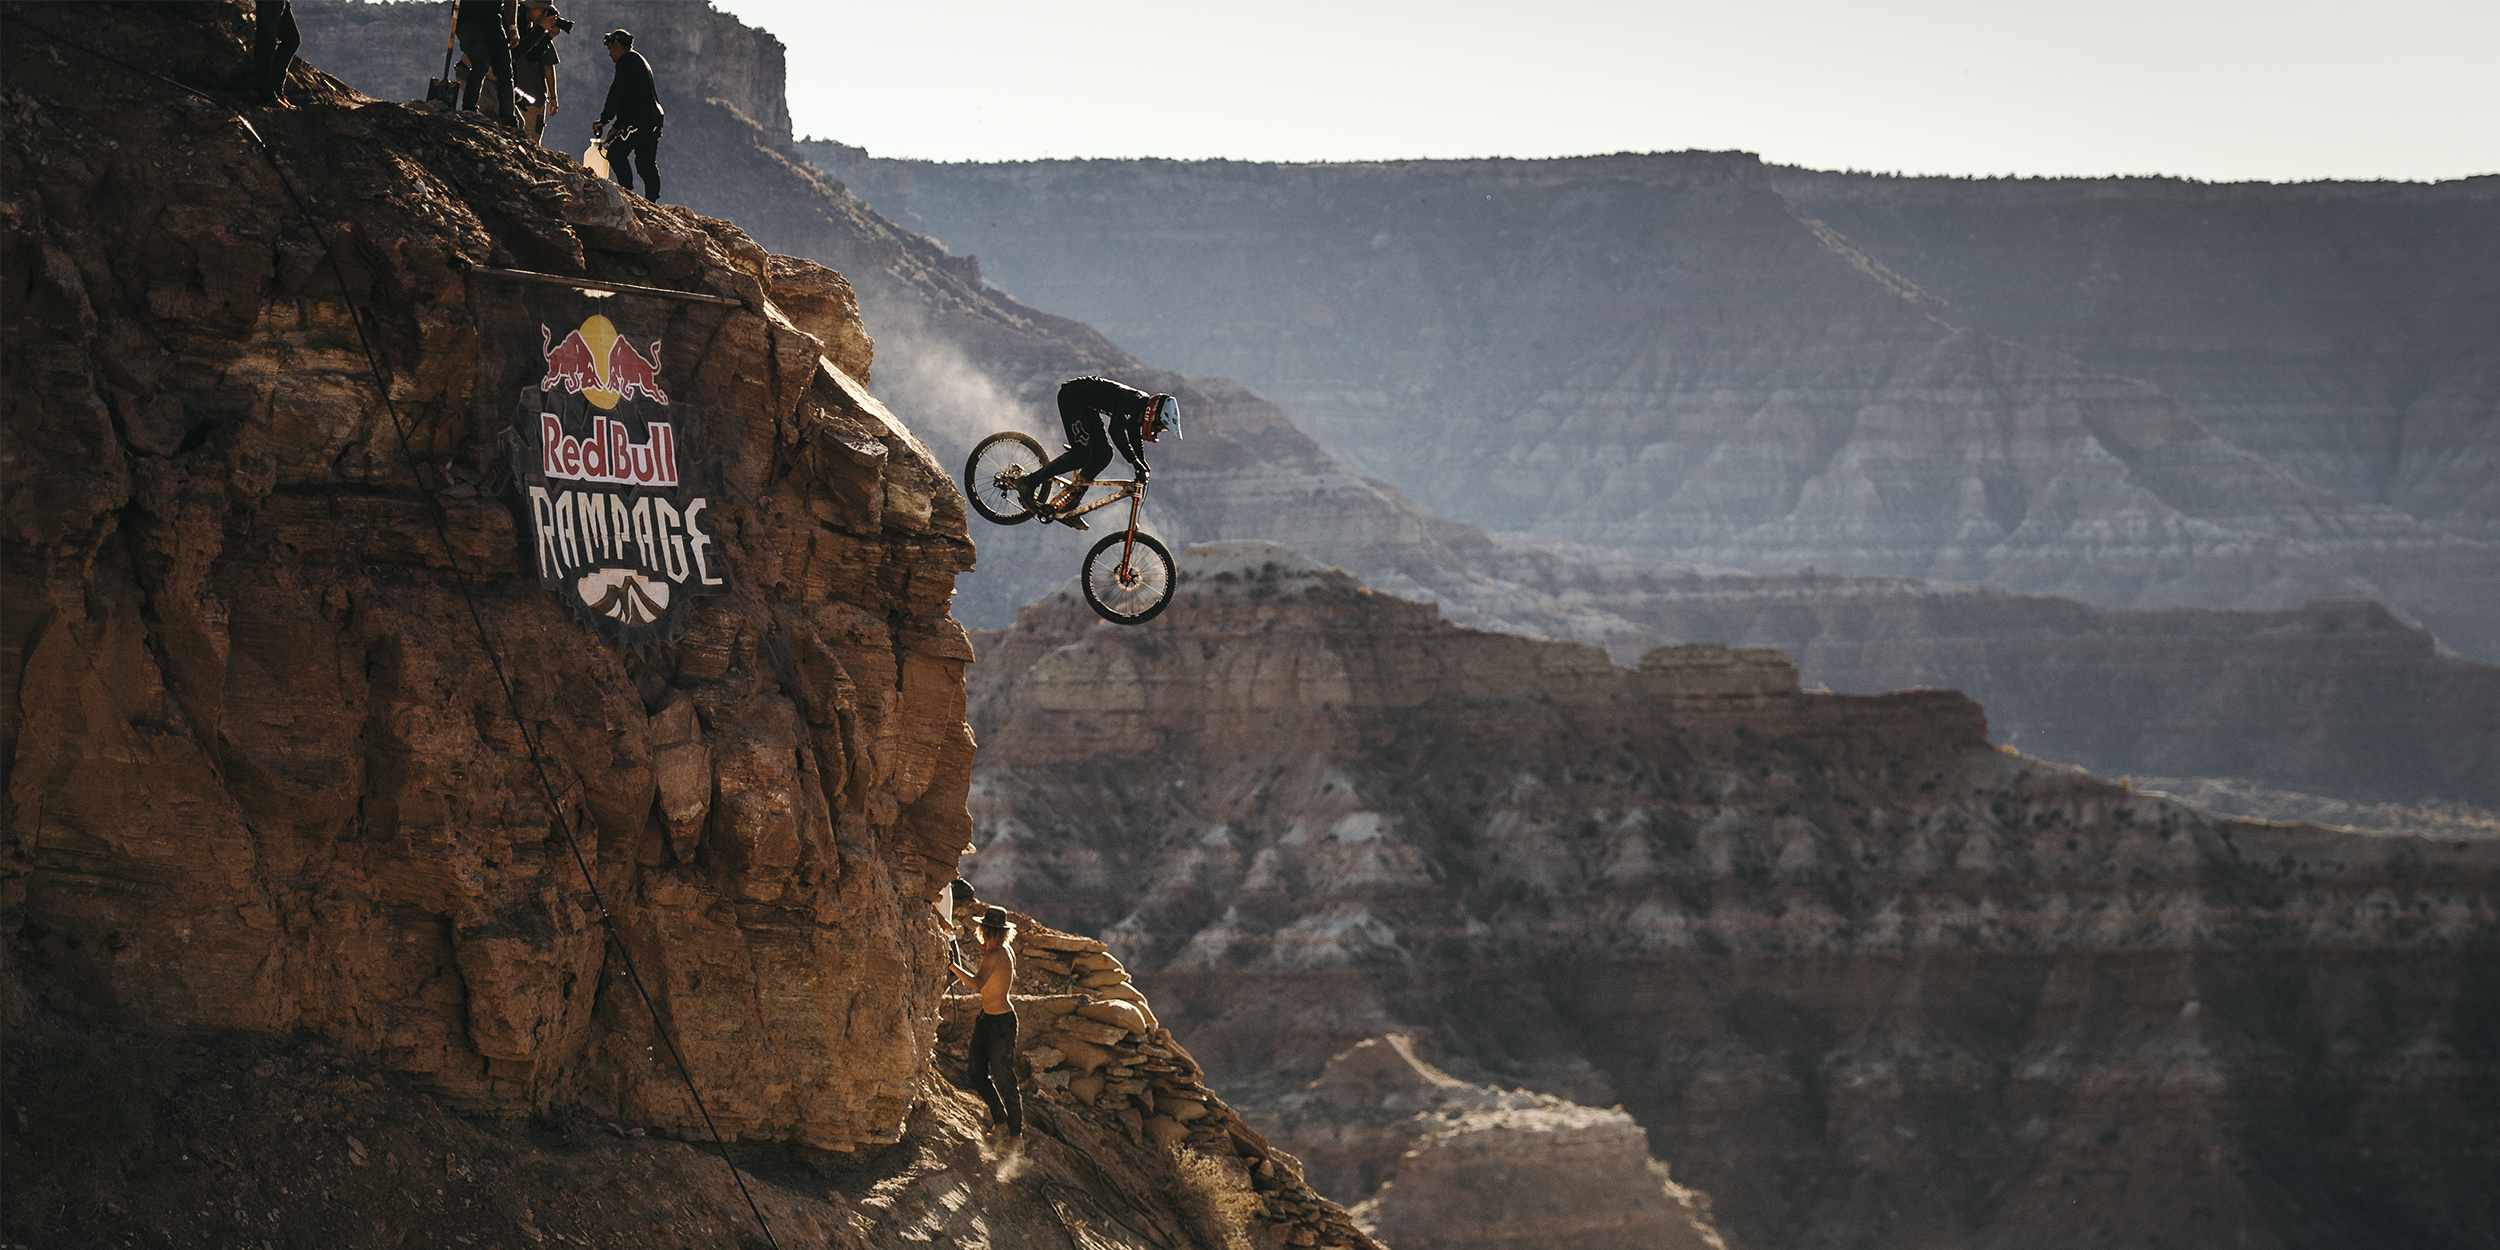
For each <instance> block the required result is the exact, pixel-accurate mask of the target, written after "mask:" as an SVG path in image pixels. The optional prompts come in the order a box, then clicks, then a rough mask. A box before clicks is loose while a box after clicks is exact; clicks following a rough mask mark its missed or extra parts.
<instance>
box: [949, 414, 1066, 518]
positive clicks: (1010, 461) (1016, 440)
mask: <svg viewBox="0 0 2500 1250" xmlns="http://www.w3.org/2000/svg"><path fill="white" fill-rule="evenodd" d="M1049 462H1050V457H1048V456H1045V455H1043V454H1042V445H1041V444H1040V443H1039V442H1037V441H1035V440H1034V438H1033V436H1032V435H1030V434H1019V433H1017V432H1016V431H1014V430H1008V431H1005V432H1004V433H999V434H992V435H990V436H989V437H988V438H985V439H982V440H981V442H980V444H979V445H978V446H976V447H974V448H973V449H972V455H971V457H970V458H968V459H966V460H965V461H964V498H966V499H969V500H971V501H972V510H973V511H975V512H978V513H980V514H981V515H982V516H984V517H987V518H988V519H989V520H990V521H992V522H993V523H995V524H999V525H1020V524H1022V523H1024V522H1026V521H1030V520H1032V519H1033V510H1032V509H1031V508H1028V507H1026V506H1025V504H1024V496H1023V495H1022V493H1021V491H1020V488H1021V487H1022V486H1023V485H1024V483H1025V481H1026V480H1027V479H1029V478H1031V477H1032V476H1033V474H1034V473H1035V472H1037V471H1039V470H1040V469H1041V467H1042V466H1043V465H1045V464H1048V463H1049Z"/></svg>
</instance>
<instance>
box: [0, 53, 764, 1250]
mask: <svg viewBox="0 0 2500 1250" xmlns="http://www.w3.org/2000/svg"><path fill="white" fill-rule="evenodd" d="M0 19H4V20H6V21H9V22H12V23H15V24H16V25H19V26H23V27H25V28H26V29H27V30H30V31H33V32H34V33H36V34H38V35H41V36H43V37H45V38H47V39H50V40H52V41H53V42H55V43H58V44H60V45H62V46H64V47H67V48H71V49H73V50H76V51H79V52H84V53H86V54H87V55H89V56H92V57H94V58H96V59H97V60H100V61H104V62H106V63H108V64H112V65H117V66H120V67H121V68H123V69H126V70H129V71H131V72H132V73H135V74H141V75H144V76H146V77H148V78H153V79H155V80H156V81H158V82H161V83H164V84H165V85H167V86H170V87H173V88H175V89H176V90H179V91H184V92H188V93H189V94H191V95H193V96H197V97H198V98H200V99H201V100H203V101H206V102H207V103H209V104H212V105H216V106H217V107H219V108H224V109H226V110H227V111H228V112H232V113H234V118H235V120H236V121H237V122H238V123H240V124H241V125H242V127H243V133H244V134H245V135H246V136H248V137H249V138H250V139H251V141H252V146H254V147H256V148H258V149H260V152H261V155H262V156H264V157H266V158H267V159H268V161H269V167H270V169H271V170H273V171H274V172H276V174H277V175H278V182H279V185H281V186H283V187H285V188H286V193H287V196H288V198H290V199H292V200H294V201H295V207H296V208H297V209H298V210H300V211H301V212H302V213H303V214H304V224H305V225H306V226H308V227H309V228H310V229H311V230H312V234H313V239H314V241H315V242H318V243H319V244H320V245H321V252H322V256H323V258H324V259H326V260H327V261H328V262H329V265H330V274H331V276H332V277H334V278H336V279H337V280H338V284H339V298H340V299H342V300H345V301H346V302H347V308H348V315H349V320H350V321H352V322H354V323H355V326H356V341H357V344H358V345H359V346H360V347H362V348H363V350H364V355H365V368H366V370H367V371H368V372H370V373H371V374H372V375H373V383H374V388H375V389H376V390H377V391H378V392H380V394H381V396H382V407H383V410H384V411H385V412H387V413H389V414H390V418H391V428H392V430H393V432H394V433H396V434H397V435H398V438H399V450H400V455H401V457H402V463H403V464H405V465H406V467H407V469H408V476H409V479H410V480H411V481H413V482H415V483H416V487H417V493H418V494H419V495H420V496H422V497H423V498H424V499H425V503H426V511H427V512H428V513H429V514H430V515H431V516H432V517H433V519H434V534H435V537H436V538H437V539H439V540H440V541H441V542H442V545H443V555H444V558H445V559H446V560H447V561H448V562H449V564H450V567H451V575H452V581H453V584H454V585H455V586H457V587H458V588H459V591H460V598H461V600H462V601H463V602H464V603H465V604H467V606H468V610H469V622H470V624H471V625H472V626H474V627H475V628H476V630H477V637H478V644H479V645H480V646H481V647H483V648H484V649H485V651H486V659H487V662H488V664H489V665H490V666H491V667H492V668H493V670H494V674H495V682H496V684H497V685H499V686H501V687H502V688H503V693H504V706H505V708H506V710H507V711H509V712H510V713H511V715H512V720H513V723H514V724H515V725H516V726H517V727H518V728H519V729H520V732H521V741H522V743H523V745H525V746H527V747H528V748H529V758H530V769H531V771H532V772H533V773H535V774H536V775H537V778H538V788H539V793H540V794H541V795H542V796H543V797H544V798H545V800H546V803H547V809H548V811H549V812H550V813H551V814H552V815H553V816H554V817H555V821H554V823H555V827H556V829H557V830H558V831H560V832H561V833H562V834H563V835H564V844H565V847H566V848H567V849H568V850H570V851H571V852H572V855H573V865H574V867H575V868H577V869H579V870H580V872H581V874H582V883H583V884H584V885H585V886H587V887H588V888H589V890H590V900H591V903H592V904H593V905H594V906H596V907H597V908H598V910H599V923H600V925H601V927H602V928H604V929H605V930H606V931H607V937H608V941H609V942H610V943H611V944H613V945H614V946H615V948H616V951H617V954H618V955H619V956H620V957H621V959H622V960H623V962H624V964H625V974H626V976H627V978H628V979H630V980H631V981H632V982H633V986H634V993H635V994H637V995H639V996H640V997H641V999H642V1005H643V1008H644V1010H646V1011H647V1012H649V1013H650V1016H651V1029H652V1032H654V1033H657V1034H658V1035H659V1037H660V1041H661V1042H662V1043H663V1044H665V1045H666V1046H667V1047H668V1054H669V1058H670V1059H671V1060H673V1061H674V1062H675V1063H676V1066H677V1075H678V1077H679V1079H680V1080H682V1081H683V1082H684V1083H685V1086H686V1095H687V1096H688V1097H689V1098H692V1099H693V1100H694V1106H695V1111H696V1112H697V1113H698V1114H700V1115H701V1116H702V1117H703V1126H704V1128H705V1129H707V1130H709V1131H710V1133H711V1134H712V1144H713V1145H714V1146H715V1147H717V1148H718V1149H719V1151H720V1157H721V1162H722V1163H724V1164H727V1165H728V1167H729V1175H730V1179H732V1180H734V1181H736V1182H737V1185H738V1194H739V1196H741V1197H743V1198H745V1199H746V1204H747V1210H748V1211H749V1212H750V1213H751V1214H753V1215H754V1216H755V1222H756V1225H757V1226H758V1227H760V1228H762V1229H763V1230H764V1240H765V1242H766V1243H767V1244H769V1245H771V1246H772V1247H773V1250H780V1246H781V1242H780V1241H779V1240H778V1239H777V1238H775V1237H774V1236H773V1227H772V1222H771V1221H769V1220H767V1219H765V1218H764V1210H763V1208H762V1207H761V1206H759V1205H757V1203H756V1201H755V1195H754V1194H753V1193H752V1192H751V1191H749V1190H748V1189H747V1182H746V1176H745V1174H744V1173H743V1172H741V1171H740V1170H739V1168H738V1164H737V1161H736V1160H733V1159H731V1158H730V1157H729V1143H728V1142H727V1141H726V1140H725V1139H724V1138H723V1137H722V1136H721V1131H720V1126H719V1125H718V1124H716V1123H714V1122H713V1120H712V1112H711V1109H710V1108H708V1107H706V1106H705V1105H704V1102H703V1092H702V1090H700V1089H698V1088H697V1087H696V1085H695V1080H694V1072H693V1070H692V1069H690V1068H688V1067H687V1066H686V1057H685V1055H683V1054H682V1053H680V1052H679V1051H678V1049H677V1040H676V1038H675V1037H674V1036H672V1035H671V1034H670V1032H669V1030H668V1027H667V1025H666V1024H665V1023H664V1022H663V1021H662V1020H661V1018H660V1008H659V1004H658V1003H657V1002H656V1001H655V1000H653V998H652V997H651V991H650V989H649V987H647V986H646V985H644V983H643V979H642V972H641V970H640V969H639V968H637V967H636V966H635V964H634V956H633V952H632V951H631V950H629V949H628V948H627V947H626V945H625V939H624V936H623V935H622V934H620V933H619V932H618V931H617V927H616V917H615V916H614V915H613V914H612V913H610V912H609V911H608V904H607V900H606V898H605V897H603V896H602V895H601V894H600V892H599V882H598V880H597V879H596V878H594V877H593V876H592V875H591V872H590V861H589V859H588V857H586V856H584V855H583V854H582V845H581V841H580V839H578V838H576V837H575V836H574V831H573V822H572V821H571V820H568V819H566V817H565V815H564V807H563V804H562V802H561V801H560V800H559V799H558V798H557V797H556V788H555V784H554V782H553V781H552V780H550V779H549V778H548V776H547V763H546V758H545V756H544V754H543V753H542V751H541V750H540V747H539V742H538V735H537V734H535V733H533V732H532V731H531V729H530V722H529V720H528V718H526V717H524V716H523V715H522V714H521V696H520V692H519V691H518V690H516V689H515V688H514V687H513V684H512V678H511V676H510V674H509V673H507V672H506V671H505V669H504V663H503V654H502V652H501V651H500V650H498V649H497V648H496V646H495V640H494V636H493V634H491V633H490V632H488V630H487V628H486V617H485V614H484V613H482V612H480V611H479V610H478V606H477V596H476V595H475V594H474V593H473V592H472V591H471V590H470V588H469V576H468V573H467V572H466V571H465V570H463V569H462V568H461V567H460V555H459V552H458V550H457V549H456V548H455V547H453V545H452V541H451V522H450V520H449V518H448V517H447V516H446V515H445V513H444V511H443V503H442V500H441V499H440V498H439V497H437V496H436V495H435V493H434V492H433V490H432V489H430V488H428V487H427V486H426V484H425V477H424V475H423V474H422V473H419V472H418V471H417V457H416V452H415V450H414V449H413V448H412V447H411V445H410V443H409V440H408V426H407V423H406V422H405V421H404V420H402V419H401V417H400V415H399V405H397V404H395V403H393V402H392V401H391V387H390V381H389V378H388V375H387V374H385V373H384V371H383V369H382V363H381V356H380V355H379V353H377V352H375V351H374V348H373V339H372V337H371V336H369V335H367V334H366V333H365V323H364V310H363V309H361V308H359V307H357V305H356V297H355V295H354V293H353V292H352V290H351V289H350V288H349V286H348V284H347V274H346V271H345V270H343V269H341V268H340V267H339V260H338V253H337V252H336V251H334V250H332V249H331V247H330V240H329V236H328V235H326V234H324V233H323V232H322V229H321V223H320V221H319V220H318V219H317V218H315V217H314V216H313V211H312V206H311V205H310V204H308V203H306V202H305V200H304V196H303V193H302V192H300V191H298V190H296V188H295V180H294V179H292V178H289V177H288V176H287V172H286V166H285V165H284V164H283V163H281V162H280V161H279V159H278V153H277V150H276V149H275V148H272V147H271V146H270V145H269V141H268V140H266V139H263V138H262V137H261V135H260V131H259V130H257V129H255V128H254V127H253V126H252V122H251V119H250V118H247V117H245V116H244V115H243V114H242V113H240V112H237V111H235V110H234V109H233V107H232V106H231V105H228V104H226V103H225V102H224V101H222V100H219V99H217V98H216V97H214V96H211V95H210V94H208V93H207V92H205V91H202V90H200V89H199V88H197V87H193V86H191V85H190V84H188V83H184V82H180V81H177V80H175V79H172V78H169V77H166V76H165V75H163V74H160V73H157V72H156V71H154V70H150V69H143V68H141V67H139V66H136V65H132V64H130V63H129V62H127V61H123V60H121V59H119V58H116V57H113V56H109V55H107V54H105V53H102V52H98V51H96V50H95V49H93V48H90V47H87V46H85V45H84V44H80V43H77V42H74V41H72V40H69V39H64V38H62V37H61V36H59V35H56V34H54V33H52V32H51V31H48V30H45V29H43V28H42V27H40V26H37V25H35V24H34V23H32V22H29V21H26V20H25V19H24V18H21V17H18V16H17V15H16V14H13V13H0Z"/></svg>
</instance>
